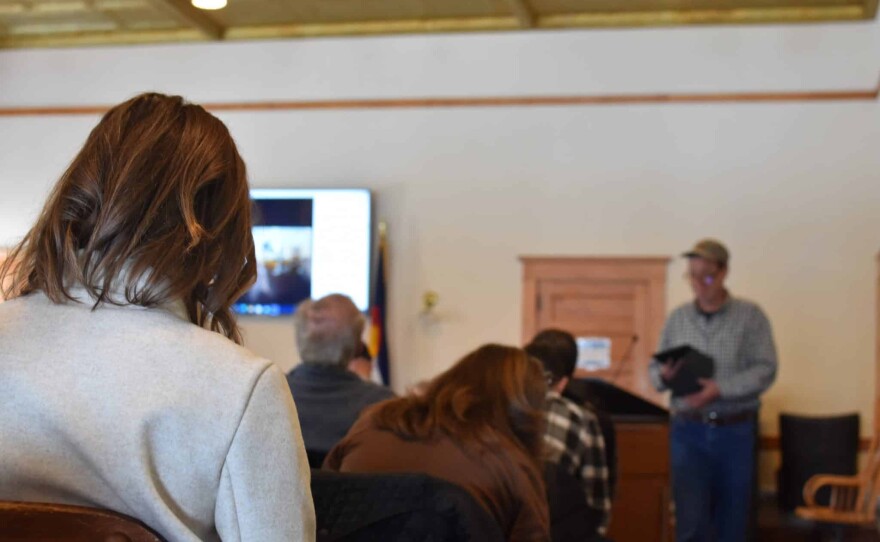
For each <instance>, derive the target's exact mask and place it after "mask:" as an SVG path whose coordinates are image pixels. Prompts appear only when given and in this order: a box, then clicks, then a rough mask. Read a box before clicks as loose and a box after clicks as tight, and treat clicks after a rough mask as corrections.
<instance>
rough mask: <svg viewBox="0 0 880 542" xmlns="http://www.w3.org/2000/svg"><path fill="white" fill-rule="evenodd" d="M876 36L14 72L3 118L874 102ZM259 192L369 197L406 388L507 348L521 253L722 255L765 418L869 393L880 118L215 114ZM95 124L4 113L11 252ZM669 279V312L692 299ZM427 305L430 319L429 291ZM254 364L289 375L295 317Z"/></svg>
mask: <svg viewBox="0 0 880 542" xmlns="http://www.w3.org/2000/svg"><path fill="white" fill-rule="evenodd" d="M878 74H880V25H878V24H876V23H867V24H847V25H812V26H809V25H805V26H793V27H787V28H780V27H744V28H733V27H724V28H710V27H707V28H698V29H677V30H670V29H661V30H633V31H629V30H628V31H582V32H581V31H569V32H558V33H542V32H531V33H522V34H516V33H513V34H486V35H459V36H430V37H422V36H406V37H386V38H364V39H348V40H346V39H334V40H303V41H290V42H254V43H226V44H216V45H175V46H153V47H131V48H125V49H117V48H95V49H71V50H58V51H9V52H2V53H0V106H22V105H65V104H76V105H85V104H110V103H114V102H118V101H120V100H122V99H124V98H126V97H128V96H130V95H132V94H134V93H136V92H138V91H141V90H148V89H158V90H162V91H166V92H174V93H180V94H183V95H185V96H187V97H189V98H190V99H192V100H194V101H259V100H294V99H329V98H345V97H355V98H384V97H426V96H488V95H523V94H560V95H566V94H606V93H642V92H692V91H701V92H702V91H722V92H727V91H731V92H732V91H763V90H815V89H866V88H873V87H874V85H875V84H876V80H877V76H878ZM220 116H221V117H222V118H223V120H224V121H225V122H227V123H228V125H229V126H230V128H231V130H232V132H233V135H234V136H235V137H236V140H237V141H238V143H239V146H240V148H241V151H242V154H243V156H244V157H245V160H246V161H247V163H248V165H249V167H250V174H251V180H252V184H253V185H254V186H261V187H281V186H294V187H296V186H302V187H315V186H319V187H325V186H346V187H349V186H365V187H367V188H370V189H372V190H374V191H375V196H376V201H377V214H378V217H379V218H382V219H385V220H387V221H388V223H389V228H390V244H391V254H390V264H391V265H390V286H389V288H390V296H391V305H390V322H389V328H390V338H391V353H392V356H393V363H394V367H393V376H394V379H395V387H396V388H397V389H399V390H402V389H404V388H405V387H406V386H408V385H410V384H412V383H414V382H416V381H418V380H420V379H424V378H428V377H430V376H432V375H434V374H436V373H437V372H438V371H440V370H442V369H444V368H445V367H447V366H449V365H450V364H451V363H452V362H453V361H454V360H455V359H456V358H457V357H458V356H460V355H461V354H463V353H464V352H466V351H467V350H469V349H471V348H473V347H475V346H476V345H478V344H480V343H482V342H486V341H503V342H510V343H517V342H519V339H520V337H519V330H520V305H521V299H520V268H519V264H518V261H517V256H519V255H522V254H530V255H536V254H586V255H589V254H620V255H642V254H649V255H657V254H660V255H674V254H677V253H679V252H680V251H682V250H684V249H685V248H687V247H689V246H690V245H691V244H692V242H693V241H695V240H696V239H697V238H698V237H701V236H704V235H713V236H718V237H720V238H721V239H723V240H725V241H726V242H727V243H728V244H729V246H730V248H731V250H732V253H733V260H732V276H731V288H732V290H733V292H734V293H735V294H739V295H743V296H746V297H749V298H752V299H755V300H757V301H759V302H760V303H761V304H762V305H763V307H764V308H765V309H766V311H767V312H768V313H769V315H770V317H771V320H772V322H773V325H774V331H775V333H776V338H777V343H778V346H779V351H780V357H781V361H782V369H781V372H780V375H779V380H778V383H777V385H776V386H775V387H774V388H773V389H772V391H771V392H770V393H769V394H768V395H767V398H766V408H765V409H764V419H763V423H764V426H765V432H768V433H775V430H776V427H775V415H776V413H777V412H778V411H779V410H787V411H795V412H807V413H811V412H838V411H848V410H861V411H862V412H863V413H864V416H865V420H864V422H863V427H864V432H865V433H870V427H871V426H870V420H871V417H872V408H873V407H872V400H873V393H874V350H873V344H874V343H873V340H874V313H873V310H874V284H873V277H874V269H875V263H874V256H875V254H876V253H877V251H878V248H880V184H878V180H877V176H878V173H877V172H880V152H878V147H880V107H878V104H877V103H870V102H861V103H853V102H851V103H799V104H738V105H737V104H703V105H641V106H601V107H599V106H590V107H535V108H494V109H493V108H482V109H433V110H426V109H419V110H373V111H362V110H361V111H298V112H256V113H254V112H252V113H224V114H222V115H220ZM96 120H97V117H90V116H82V117H0V149H2V152H0V194H2V195H0V244H2V243H9V242H12V241H14V240H15V239H16V238H17V237H19V236H20V235H22V234H23V233H24V231H25V230H26V228H27V227H28V225H29V223H30V222H31V221H32V220H33V218H34V216H35V215H36V213H37V211H38V209H39V206H40V205H41V203H42V200H43V199H44V198H45V195H46V192H47V190H48V188H49V187H50V186H51V184H52V183H53V182H54V180H55V179H57V177H58V175H59V173H60V172H61V171H62V169H63V168H64V166H65V165H66V163H67V162H68V161H69V160H70V159H71V157H72V156H73V154H74V153H75V151H76V150H77V148H78V146H79V145H80V144H81V143H82V141H83V139H84V137H85V135H86V134H87V132H88V130H89V129H90V128H91V126H93V125H94V123H95V122H96ZM682 272H683V266H682V264H681V262H680V261H676V262H675V263H674V264H673V265H672V266H671V267H670V272H669V296H668V297H669V303H670V308H671V307H672V306H673V305H675V304H678V303H681V302H684V301H685V300H687V299H688V297H689V292H688V291H687V287H686V285H685V284H684V283H683V281H681V280H680V279H679V277H680V276H681V274H682ZM427 289H433V290H436V291H437V292H439V294H440V305H439V307H438V309H437V315H436V317H434V318H431V319H426V318H423V317H420V316H419V315H418V312H419V309H420V298H421V294H422V292H424V291H425V290H427ZM245 327H246V333H247V339H248V343H249V344H250V345H251V346H252V347H253V348H254V349H255V350H257V351H259V352H261V353H263V354H264V355H267V356H268V357H270V358H272V359H274V360H275V361H276V362H278V363H279V364H281V365H282V366H284V367H289V366H290V365H291V364H292V363H293V359H294V354H293V352H292V350H293V346H294V345H293V338H292V332H291V331H290V328H289V321H285V320H276V321H261V320H248V321H247V322H246V324H245Z"/></svg>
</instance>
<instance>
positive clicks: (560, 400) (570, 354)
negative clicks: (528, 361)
mask: <svg viewBox="0 0 880 542" xmlns="http://www.w3.org/2000/svg"><path fill="white" fill-rule="evenodd" d="M525 350H526V352H528V353H529V354H530V355H532V356H534V357H535V358H537V359H538V360H540V361H541V363H543V364H544V370H545V372H546V374H547V379H548V384H549V386H550V389H549V390H548V391H547V430H546V433H545V434H544V442H545V444H546V447H547V453H548V459H549V460H550V461H551V462H553V463H557V464H560V465H563V466H565V467H566V468H567V470H568V471H569V472H570V473H571V474H573V475H574V476H575V477H577V478H579V479H580V480H581V482H582V483H583V486H584V490H585V492H586V495H587V505H588V506H589V507H590V508H592V509H594V510H596V511H598V512H599V513H600V514H601V524H602V525H603V527H602V529H600V530H602V531H604V527H605V526H607V524H608V519H609V514H610V513H611V488H610V487H609V486H610V485H609V482H608V476H609V473H608V464H607V457H606V455H605V441H604V438H603V437H602V430H601V428H600V426H599V420H598V418H597V417H596V415H595V414H593V413H592V412H591V411H589V410H587V409H586V408H583V407H581V406H579V405H578V404H576V403H574V402H572V401H571V400H569V399H567V398H565V397H563V396H562V392H563V390H564V389H565V387H566V385H568V382H569V380H570V379H571V377H572V375H573V374H574V369H575V365H576V363H577V356H578V350H577V343H576V342H575V339H574V337H573V336H572V335H571V334H570V333H568V332H565V331H561V330H556V329H547V330H544V331H542V332H540V333H538V334H537V335H536V336H535V338H534V339H532V342H531V343H529V344H528V345H527V346H526V347H525Z"/></svg>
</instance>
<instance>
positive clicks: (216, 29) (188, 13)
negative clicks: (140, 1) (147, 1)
mask: <svg viewBox="0 0 880 542" xmlns="http://www.w3.org/2000/svg"><path fill="white" fill-rule="evenodd" d="M154 2H155V3H156V4H158V5H162V6H165V7H167V8H169V9H170V10H171V11H173V12H174V13H175V14H177V15H178V16H179V17H180V18H181V19H183V20H184V21H185V22H186V23H187V24H188V25H190V26H192V27H193V28H195V29H196V30H198V31H199V32H201V33H202V35H203V36H204V37H206V38H208V39H210V40H222V39H223V36H224V34H225V33H226V29H225V28H223V27H222V26H220V24H219V23H218V22H217V21H215V20H214V19H212V18H211V17H210V16H208V14H207V12H205V10H202V9H199V8H197V7H195V6H193V5H192V4H191V3H190V2H189V0H154Z"/></svg>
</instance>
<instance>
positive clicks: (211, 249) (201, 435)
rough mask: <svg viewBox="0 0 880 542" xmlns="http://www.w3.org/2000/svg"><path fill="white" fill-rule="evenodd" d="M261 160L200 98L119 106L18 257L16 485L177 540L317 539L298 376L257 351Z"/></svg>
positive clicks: (14, 289) (10, 266)
mask: <svg viewBox="0 0 880 542" xmlns="http://www.w3.org/2000/svg"><path fill="white" fill-rule="evenodd" d="M250 228H251V215H250V201H249V198H248V185H247V178H246V172H245V166H244V162H243V161H242V159H241V157H240V156H239V154H238V150H237V149H236V146H235V143H234V142H233V140H232V137H231V136H230V134H229V131H228V130H227V129H226V127H225V126H224V125H223V123H222V122H220V121H219V120H218V119H217V118H215V117H214V116H212V115H211V114H209V113H208V112H207V111H205V110H204V109H203V108H202V107H200V106H198V105H193V104H189V103H187V102H185V101H184V100H183V99H182V98H180V97H176V96H165V95H161V94H142V95H140V96H137V97H135V98H132V99H131V100H128V101H126V102H124V103H122V104H120V105H118V106H116V107H114V108H112V109H110V110H109V111H108V112H107V113H106V114H105V115H104V116H103V118H102V119H101V121H100V122H99V123H98V125H97V126H96V127H95V128H94V129H93V130H92V132H91V134H89V136H88V138H87V139H86V142H85V144H84V145H83V148H82V149H81V150H80V151H79V153H78V154H77V156H76V157H75V158H74V160H73V162H72V163H71V164H70V166H69V167H68V169H67V171H66V172H65V173H64V174H63V175H62V176H61V179H60V180H59V182H58V183H57V184H56V186H55V188H54V190H53V192H52V194H51V195H50V197H49V200H48V202H47V203H46V205H45V207H44V209H43V211H42V213H41V215H40V217H39V218H38V220H37V222H36V224H35V225H34V226H33V228H32V229H31V230H30V232H28V234H27V235H26V236H25V238H24V240H23V241H22V242H21V243H20V244H19V245H18V246H17V247H15V248H14V249H13V250H12V251H11V252H10V253H9V257H8V258H7V260H6V261H5V263H3V264H2V266H0V285H3V286H2V289H3V295H4V296H5V297H6V298H7V299H9V300H8V301H7V302H5V303H3V304H0V345H2V348H0V397H2V398H3V415H2V416H0V443H2V444H0V499H2V500H20V501H44V502H55V503H67V504H77V505H83V506H92V507H99V508H108V509H112V510H115V511H118V512H122V513H124V514H127V515H130V516H134V517H136V518H138V519H140V520H141V521H143V522H144V523H146V524H147V525H148V526H150V527H152V528H153V529H154V530H156V531H157V532H158V533H159V534H160V535H162V536H163V537H165V538H166V539H168V540H169V541H171V540H175V541H178V540H186V541H194V540H243V541H248V540H251V541H260V542H263V541H276V540H277V541H281V540H313V539H314V536H315V534H314V530H315V519H314V509H313V505H312V500H311V494H310V490H309V470H308V464H307V460H306V455H305V450H304V448H303V444H302V438H301V435H300V431H299V424H298V421H297V417H296V411H295V408H294V405H293V401H292V399H291V396H290V392H289V391H288V388H287V384H286V383H285V381H284V378H283V376H282V374H281V372H280V371H279V370H278V368H277V367H275V366H274V365H272V364H271V363H270V362H269V361H267V360H264V359H261V358H258V357H257V356H255V355H254V354H252V353H250V352H248V351H247V350H245V349H244V348H242V347H241V346H239V344H240V342H241V334H240V333H239V329H238V326H237V325H236V322H235V319H234V317H233V315H232V312H231V311H230V306H231V304H232V303H233V302H234V301H235V300H236V299H237V298H238V297H239V296H241V295H242V293H243V292H244V291H245V290H246V289H247V288H248V287H249V286H250V284H252V283H253V281H254V278H255V275H256V273H255V265H254V246H253V239H252V237H251V230H250Z"/></svg>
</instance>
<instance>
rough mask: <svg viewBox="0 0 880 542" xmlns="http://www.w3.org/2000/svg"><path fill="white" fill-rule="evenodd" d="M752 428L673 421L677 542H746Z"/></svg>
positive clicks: (752, 459) (748, 423) (752, 460)
mask: <svg viewBox="0 0 880 542" xmlns="http://www.w3.org/2000/svg"><path fill="white" fill-rule="evenodd" d="M755 424H756V422H755V421H754V420H752V421H746V422H742V423H735V424H731V425H723V426H718V427H713V426H710V425H707V424H704V423H701V422H698V421H690V420H682V419H679V418H673V421H672V428H671V430H670V431H671V434H670V449H671V450H670V454H671V459H672V494H673V498H674V499H675V538H676V540H677V541H678V542H713V541H715V542H744V541H745V540H746V533H747V531H748V525H749V513H750V510H751V500H752V478H753V476H754V470H755V468H754V467H755V437H756V435H755Z"/></svg>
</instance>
